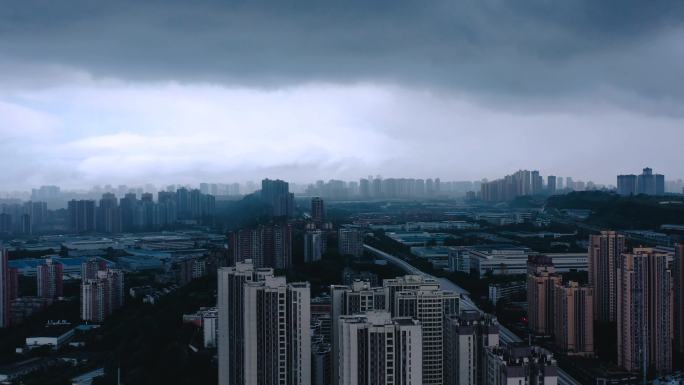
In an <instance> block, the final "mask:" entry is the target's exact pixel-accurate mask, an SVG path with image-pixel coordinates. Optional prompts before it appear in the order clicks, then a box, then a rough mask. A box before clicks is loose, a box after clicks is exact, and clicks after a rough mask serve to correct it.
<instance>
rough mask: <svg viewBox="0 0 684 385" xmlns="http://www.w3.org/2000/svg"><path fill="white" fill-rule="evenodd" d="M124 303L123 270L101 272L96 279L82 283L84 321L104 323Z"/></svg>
mask: <svg viewBox="0 0 684 385" xmlns="http://www.w3.org/2000/svg"><path fill="white" fill-rule="evenodd" d="M82 269H83V268H82ZM123 301H124V277H123V272H122V271H121V270H116V269H106V270H99V271H98V272H97V277H96V278H87V279H83V280H82V281H81V319H82V320H84V321H90V322H103V321H104V320H105V319H106V318H107V317H108V316H109V315H110V314H112V312H114V310H116V309H118V308H119V307H121V306H122V305H123Z"/></svg>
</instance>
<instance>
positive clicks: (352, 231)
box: [337, 227, 363, 257]
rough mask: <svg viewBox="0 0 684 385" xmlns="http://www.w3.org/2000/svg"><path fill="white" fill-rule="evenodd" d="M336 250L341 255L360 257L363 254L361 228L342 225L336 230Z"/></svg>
mask: <svg viewBox="0 0 684 385" xmlns="http://www.w3.org/2000/svg"><path fill="white" fill-rule="evenodd" d="M337 235H338V236H337V242H338V251H339V253H340V254H341V255H351V256H354V257H360V256H362V255H363V230H361V229H359V228H356V227H343V228H340V229H339V231H338V232H337Z"/></svg>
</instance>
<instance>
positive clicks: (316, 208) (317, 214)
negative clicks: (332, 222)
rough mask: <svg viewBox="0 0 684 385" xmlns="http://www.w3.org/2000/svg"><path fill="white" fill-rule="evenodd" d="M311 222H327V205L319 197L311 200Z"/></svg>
mask: <svg viewBox="0 0 684 385" xmlns="http://www.w3.org/2000/svg"><path fill="white" fill-rule="evenodd" d="M311 220H313V221H314V222H316V223H323V222H325V203H324V202H323V199H321V198H319V197H315V198H312V199H311Z"/></svg>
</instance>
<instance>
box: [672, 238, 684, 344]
mask: <svg viewBox="0 0 684 385" xmlns="http://www.w3.org/2000/svg"><path fill="white" fill-rule="evenodd" d="M673 267H674V268H673V271H672V276H673V282H674V285H673V286H674V296H673V297H674V320H675V325H674V329H675V332H674V343H675V348H676V349H677V351H678V352H680V353H684V243H680V244H677V245H675V258H674V264H673Z"/></svg>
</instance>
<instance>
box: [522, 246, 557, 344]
mask: <svg viewBox="0 0 684 385" xmlns="http://www.w3.org/2000/svg"><path fill="white" fill-rule="evenodd" d="M562 282H563V278H562V277H561V276H560V275H558V274H556V269H555V267H554V266H553V262H552V261H551V258H549V257H547V256H544V255H535V256H530V258H529V260H528V261H527V304H528V319H529V322H530V329H531V330H532V332H533V333H535V334H540V335H551V334H552V333H553V331H554V314H553V312H554V299H555V298H554V287H555V286H556V285H561V283H562Z"/></svg>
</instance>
